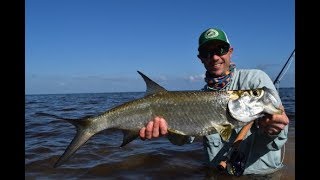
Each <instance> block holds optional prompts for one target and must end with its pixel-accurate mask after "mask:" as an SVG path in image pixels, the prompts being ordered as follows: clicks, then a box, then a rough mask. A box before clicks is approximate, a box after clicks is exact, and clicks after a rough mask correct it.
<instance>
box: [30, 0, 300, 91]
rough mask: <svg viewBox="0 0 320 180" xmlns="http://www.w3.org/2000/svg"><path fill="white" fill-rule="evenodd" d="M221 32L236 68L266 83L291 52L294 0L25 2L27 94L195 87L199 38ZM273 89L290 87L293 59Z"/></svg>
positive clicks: (200, 73) (199, 75) (199, 79)
mask: <svg viewBox="0 0 320 180" xmlns="http://www.w3.org/2000/svg"><path fill="white" fill-rule="evenodd" d="M211 27H216V28H220V29H223V30H224V31H225V32H226V33H227V36H228V39H229V41H230V44H231V46H232V47H233V48H234V51H233V55H232V61H233V62H234V63H235V64H236V66H237V68H238V69H248V68H255V69H261V70H263V71H265V72H266V73H267V74H268V75H269V76H270V78H271V79H272V80H274V79H275V78H276V76H277V75H278V74H279V73H280V71H281V69H282V68H283V66H284V64H285V63H286V61H287V60H288V59H289V57H290V55H291V53H292V52H293V51H294V49H295V1H294V0H281V1H279V0H259V1H257V0H242V1H238V0H229V1H216V0H198V1H194V0H93V1H89V0H26V1H25V93H26V94H65V93H104V92H142V91H145V90H146V86H145V83H144V81H143V79H142V78H141V76H140V75H139V74H138V73H137V71H141V72H143V73H144V74H145V75H147V76H148V77H149V78H150V79H152V80H154V81H155V82H157V83H158V84H160V85H162V86H163V87H165V88H166V89H167V90H199V89H201V88H202V87H203V86H204V84H205V82H204V79H203V78H204V74H205V68H204V67H203V65H202V63H201V62H200V60H199V59H198V58H197V54H198V51H197V49H198V39H199V36H200V34H201V33H202V32H203V31H205V30H206V29H208V28H211ZM290 62H291V63H290V66H288V68H287V70H286V71H285V72H286V73H285V74H284V76H283V78H281V80H280V84H279V87H280V88H281V87H295V60H294V55H293V56H292V58H291V61H290Z"/></svg>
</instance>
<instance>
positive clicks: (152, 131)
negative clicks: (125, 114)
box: [139, 116, 168, 140]
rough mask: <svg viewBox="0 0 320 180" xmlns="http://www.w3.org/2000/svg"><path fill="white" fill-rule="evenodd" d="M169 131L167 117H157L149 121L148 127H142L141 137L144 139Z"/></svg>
mask: <svg viewBox="0 0 320 180" xmlns="http://www.w3.org/2000/svg"><path fill="white" fill-rule="evenodd" d="M167 133H168V125H167V122H166V120H165V119H163V118H162V117H159V116H157V117H155V118H154V119H152V120H151V121H149V122H148V124H147V125H146V127H143V128H141V129H140V133H139V135H140V138H141V139H142V140H145V139H151V138H154V137H159V136H161V135H166V134H167Z"/></svg>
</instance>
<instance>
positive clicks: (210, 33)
mask: <svg viewBox="0 0 320 180" xmlns="http://www.w3.org/2000/svg"><path fill="white" fill-rule="evenodd" d="M217 36H219V32H218V31H217V30H215V29H210V30H208V32H207V33H206V34H205V37H206V38H215V37H217Z"/></svg>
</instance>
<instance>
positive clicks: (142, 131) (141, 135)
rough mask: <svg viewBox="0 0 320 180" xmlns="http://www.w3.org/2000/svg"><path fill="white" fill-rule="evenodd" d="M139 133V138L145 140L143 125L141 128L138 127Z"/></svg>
mask: <svg viewBox="0 0 320 180" xmlns="http://www.w3.org/2000/svg"><path fill="white" fill-rule="evenodd" d="M139 135H140V138H141V139H142V140H145V139H146V128H145V127H143V128H141V129H140V132H139Z"/></svg>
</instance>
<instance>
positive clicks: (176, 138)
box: [167, 129, 189, 146]
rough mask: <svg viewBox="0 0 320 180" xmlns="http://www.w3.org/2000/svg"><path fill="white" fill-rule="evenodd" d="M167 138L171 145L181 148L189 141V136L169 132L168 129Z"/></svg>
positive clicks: (173, 131) (174, 131) (175, 131)
mask: <svg viewBox="0 0 320 180" xmlns="http://www.w3.org/2000/svg"><path fill="white" fill-rule="evenodd" d="M167 138H168V139H169V141H170V142H171V143H172V144H174V145H178V146H182V145H184V144H185V143H186V142H188V141H189V136H187V135H185V134H184V133H182V132H180V131H177V130H170V129H168V135H167Z"/></svg>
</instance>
